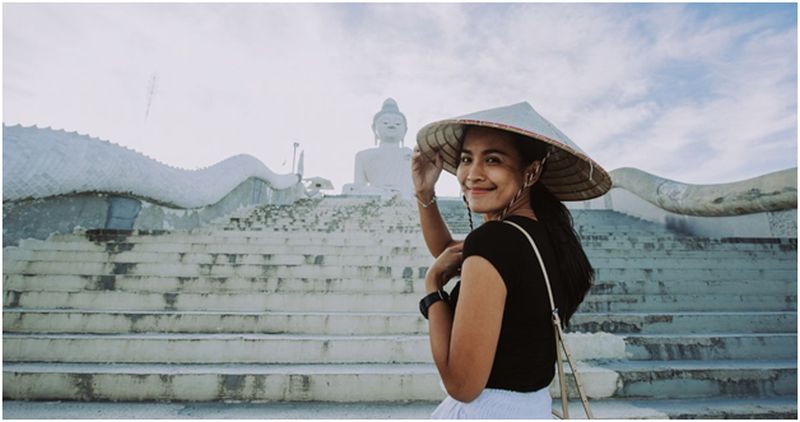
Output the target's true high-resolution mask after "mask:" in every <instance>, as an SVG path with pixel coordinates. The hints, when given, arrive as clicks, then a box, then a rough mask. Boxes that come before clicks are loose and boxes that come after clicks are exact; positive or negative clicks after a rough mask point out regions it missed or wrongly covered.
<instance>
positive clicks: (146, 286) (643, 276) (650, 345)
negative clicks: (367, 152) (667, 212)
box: [3, 197, 797, 418]
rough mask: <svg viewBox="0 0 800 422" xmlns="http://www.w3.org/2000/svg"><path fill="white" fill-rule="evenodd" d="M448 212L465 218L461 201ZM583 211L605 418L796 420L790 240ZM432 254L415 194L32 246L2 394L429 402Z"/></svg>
mask: <svg viewBox="0 0 800 422" xmlns="http://www.w3.org/2000/svg"><path fill="white" fill-rule="evenodd" d="M459 207H461V208H460V209H459ZM440 208H442V210H443V214H444V215H445V217H446V218H447V220H448V222H449V224H450V225H451V226H452V227H453V228H454V229H455V231H457V232H461V233H463V232H464V231H465V230H466V229H467V227H468V225H466V224H464V223H466V214H465V213H464V211H463V206H461V205H460V203H458V201H445V200H443V201H440ZM573 215H574V218H575V225H576V229H577V230H578V231H579V233H580V234H581V236H582V240H583V243H584V247H585V248H586V251H587V254H588V255H589V257H590V259H591V261H592V263H593V265H594V266H595V268H596V269H597V280H596V283H595V286H594V287H593V288H592V291H591V293H590V294H589V295H588V296H587V298H586V300H585V302H584V303H583V304H582V306H581V308H580V311H579V313H578V314H576V316H575V317H574V318H573V323H572V327H571V329H570V331H571V333H570V334H569V335H568V337H569V338H568V340H569V342H570V343H571V344H572V347H573V351H574V353H575V354H576V357H577V358H578V359H581V364H580V365H581V370H582V375H583V379H584V383H585V384H586V385H587V390H588V392H589V395H590V397H591V398H593V400H592V403H593V408H594V410H595V414H596V416H600V417H613V418H624V417H641V418H648V417H655V418H666V417H740V418H748V417H772V418H776V417H777V418H782V417H792V418H793V417H796V415H797V403H796V394H797V297H796V279H797V275H796V274H797V242H796V239H700V238H692V237H686V236H682V235H678V234H674V233H671V232H669V231H668V230H666V229H665V228H663V227H661V226H658V225H654V224H651V223H648V222H645V221H641V220H638V219H635V218H632V217H628V216H624V215H621V214H618V213H614V212H611V211H604V210H596V211H585V210H582V211H578V210H576V211H574V212H573ZM430 262H431V259H430V258H429V256H428V253H427V251H426V249H425V247H424V244H423V242H422V238H421V234H420V233H419V229H418V225H417V221H416V208H415V206H414V205H413V204H412V203H407V202H403V201H400V200H392V201H388V202H382V201H380V200H378V199H361V198H346V197H329V198H326V199H324V200H321V201H320V200H315V201H301V202H299V203H297V204H295V206H294V207H286V206H267V207H261V208H257V209H252V210H242V212H240V213H238V215H234V216H232V217H230V218H229V219H228V220H226V221H223V222H219V223H218V224H215V225H214V226H212V227H209V228H206V229H203V230H194V231H190V232H179V231H175V232H118V231H103V230H95V231H88V232H85V233H75V234H72V235H54V236H52V237H51V238H50V239H48V240H47V241H36V240H26V241H22V242H21V243H20V245H19V247H8V248H5V249H4V254H3V264H4V269H3V281H4V284H3V294H4V319H3V331H4V338H3V361H4V367H3V373H4V377H3V391H4V393H3V394H4V400H6V401H15V400H61V401H88V402H104V401H123V402H221V401H226V402H230V401H247V402H251V403H257V402H264V403H266V404H270V403H277V402H290V403H296V402H302V403H306V404H307V406H308V407H307V408H308V409H309V411H308V413H303V411H302V410H301V411H298V412H297V413H293V414H291V415H292V417H301V418H302V417H320V414H319V413H314V412H313V411H312V410H311V409H314V408H318V407H319V406H321V405H322V404H323V403H328V404H325V406H329V405H333V404H335V403H342V406H353V404H358V405H362V406H366V408H368V409H370V408H371V409H372V410H370V411H369V412H362V413H357V414H356V417H358V415H362V416H363V415H368V416H367V417H390V416H392V415H397V414H401V413H402V409H403V408H404V407H408V406H412V407H414V409H420V406H422V407H421V408H422V409H423V410H425V409H426V407H425V406H426V404H429V405H430V407H429V409H430V410H432V408H433V406H435V403H433V401H435V400H438V399H440V398H442V397H443V392H442V391H441V389H440V387H439V385H438V376H437V373H436V369H435V368H434V366H433V365H432V363H431V357H430V351H429V346H428V340H427V324H426V321H425V320H424V319H422V317H421V316H419V314H418V311H417V301H418V300H419V298H420V297H421V295H422V284H423V283H422V278H423V277H424V274H425V271H426V270H427V266H428V265H429V264H430ZM570 387H573V386H570ZM571 390H572V393H571V395H574V389H573V388H571ZM551 392H552V394H553V396H554V397H557V393H558V388H557V386H556V385H555V384H554V385H552V386H551ZM409 403H411V405H410V404H409ZM370 405H371V407H370ZM574 405H576V406H577V405H578V403H577V402H576V403H574ZM415 406H416V407H415ZM378 408H379V409H382V410H381V411H384V409H385V412H387V413H386V414H385V415H383V414H377V415H376V414H375V409H378ZM425 412H426V413H425V414H427V410H426V411H425ZM574 412H575V414H576V415H581V414H582V413H581V412H580V411H579V410H578V408H577V407H576V408H575V410H574ZM331 414H336V413H331ZM268 415H269V413H267V414H266V415H265V414H263V413H262V414H261V416H262V417H269V416H268ZM414 415H415V416H414V417H425V416H424V414H423V415H419V414H414ZM322 417H324V415H323V416H322Z"/></svg>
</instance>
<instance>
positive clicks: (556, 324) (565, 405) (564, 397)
mask: <svg viewBox="0 0 800 422" xmlns="http://www.w3.org/2000/svg"><path fill="white" fill-rule="evenodd" d="M503 222H504V223H507V224H510V225H512V226H514V227H516V228H517V229H518V230H519V231H521V232H522V234H524V235H525V237H526V238H527V239H528V241H529V242H530V243H531V247H532V248H533V252H534V253H536V259H538V260H539V266H540V267H541V268H542V274H543V275H544V282H545V284H546V285H547V295H548V296H549V298H550V314H551V320H552V322H553V331H554V332H555V337H556V359H557V361H558V383H559V385H560V386H561V408H562V411H563V413H562V414H559V413H558V411H557V410H556V409H553V416H555V417H557V418H559V419H569V396H568V392H567V380H566V377H565V376H564V361H563V358H562V357H561V350H560V349H563V350H564V355H566V356H567V361H568V362H569V367H570V368H572V376H573V377H574V378H575V385H576V386H577V387H578V394H579V395H580V397H581V403H583V410H584V411H585V412H586V417H587V418H589V419H593V418H594V417H593V416H592V410H591V409H590V408H589V400H587V399H586V393H585V392H584V391H583V384H581V378H580V376H578V368H577V367H576V365H575V362H574V361H573V360H572V355H571V354H570V352H569V349H567V344H566V343H565V342H564V332H563V331H562V330H561V318H559V316H558V308H556V304H555V301H554V300H553V290H552V289H551V288H550V278H549V277H547V269H545V267H544V260H543V259H542V255H541V254H540V253H539V248H537V247H536V243H535V242H534V241H533V238H532V237H531V235H529V234H528V232H526V231H525V229H523V228H522V227H520V226H519V224H517V223H514V222H513V221H508V220H503ZM559 345H560V347H559Z"/></svg>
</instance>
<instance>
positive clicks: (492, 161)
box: [486, 157, 500, 164]
mask: <svg viewBox="0 0 800 422" xmlns="http://www.w3.org/2000/svg"><path fill="white" fill-rule="evenodd" d="M486 162H487V163H490V164H496V163H499V162H500V160H499V159H498V158H497V157H486Z"/></svg>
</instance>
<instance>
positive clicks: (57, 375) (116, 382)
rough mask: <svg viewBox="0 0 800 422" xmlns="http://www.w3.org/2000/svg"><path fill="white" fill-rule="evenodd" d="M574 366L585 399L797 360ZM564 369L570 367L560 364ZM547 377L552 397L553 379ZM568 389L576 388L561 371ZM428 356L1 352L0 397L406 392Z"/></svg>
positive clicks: (729, 391)
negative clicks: (11, 358) (184, 357)
mask: <svg viewBox="0 0 800 422" xmlns="http://www.w3.org/2000/svg"><path fill="white" fill-rule="evenodd" d="M578 370H579V371H580V373H581V379H582V381H583V383H584V386H585V390H586V392H587V395H588V396H589V398H590V399H603V398H609V397H615V398H637V399H647V398H650V399H664V398H691V399H697V398H701V397H720V396H725V397H729V398H733V397H748V398H751V397H780V396H788V395H796V392H797V362H796V360H783V361H781V360H776V361H766V360H762V361H716V362H713V361H712V362H706V361H659V362H647V361H621V362H605V363H602V364H594V365H588V364H586V363H579V368H578ZM567 372H568V374H569V370H568V369H567ZM556 380H557V377H556V379H554V382H553V383H552V384H551V386H550V392H551V395H552V396H553V397H558V385H557V384H558V383H557V382H556ZM568 380H569V382H570V397H571V398H574V397H576V396H577V394H576V393H575V391H574V389H573V387H574V380H573V379H572V377H571V375H569V377H568ZM438 384H439V379H438V374H437V372H436V369H435V367H434V366H433V365H432V364H342V365H270V364H258V365H257V364H222V365H212V364H203V365H199V364H195V365H187V364H110V365H109V364H74V363H73V364H65V363H13V362H4V365H3V391H4V399H5V400H20V399H25V400H84V401H98V400H116V401H154V400H155V401H214V400H248V401H252V400H258V401H269V400H277V401H311V400H313V401H337V402H353V401H361V402H367V401H373V402H374V401H406V400H439V399H441V398H442V397H443V396H444V393H443V392H442V390H441V389H440V387H439V385H438Z"/></svg>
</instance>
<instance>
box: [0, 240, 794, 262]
mask: <svg viewBox="0 0 800 422" xmlns="http://www.w3.org/2000/svg"><path fill="white" fill-rule="evenodd" d="M298 238H299V239H292V240H291V241H289V240H288V238H285V239H283V240H280V241H278V240H273V241H271V243H264V242H260V243H259V242H256V243H242V242H240V241H229V242H227V243H225V242H213V241H208V239H205V238H203V237H201V236H195V237H187V238H186V239H184V240H183V241H182V242H176V241H174V240H169V239H162V242H144V243H143V242H138V241H134V240H136V239H131V240H130V241H125V242H89V241H87V240H86V239H83V238H78V239H76V240H75V241H49V242H45V241H41V240H35V239H25V240H22V241H20V246H19V247H7V248H5V249H4V252H7V251H11V250H19V251H28V250H30V251H86V252H102V253H112V254H116V253H121V252H127V251H136V252H140V253H147V252H155V253H209V254H252V253H260V254H299V255H326V254H339V255H363V256H387V255H397V254H404V255H420V256H428V251H427V248H426V247H425V245H424V243H423V242H422V239H421V236H420V238H419V239H416V240H415V241H413V242H412V241H405V240H398V241H392V239H382V240H378V241H376V240H375V239H373V241H372V242H367V241H365V242H362V244H360V245H344V244H342V242H341V241H331V242H328V241H326V239H322V240H317V241H315V242H307V241H306V242H300V241H301V240H302V239H304V237H302V236H298ZM461 239H463V237H461ZM582 244H583V247H584V249H585V250H586V252H587V254H589V256H592V254H593V253H594V251H603V252H604V253H605V254H606V255H609V256H610V255H611V254H626V253H631V254H642V255H645V254H652V255H651V256H662V255H667V254H671V255H675V254H685V255H690V254H694V253H704V254H706V253H707V254H711V255H710V256H712V257H715V255H714V254H722V255H725V254H729V255H733V256H736V257H738V256H741V255H742V254H752V255H754V256H763V255H764V254H766V256H778V257H782V256H788V257H790V258H791V257H792V256H794V257H796V256H797V247H796V245H793V246H792V245H785V244H770V243H752V244H739V243H719V242H716V243H714V242H700V243H688V242H676V241H670V240H668V239H638V238H635V239H629V238H624V239H619V240H586V239H584V240H582ZM623 256H625V255H623ZM675 256H679V255H675Z"/></svg>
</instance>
